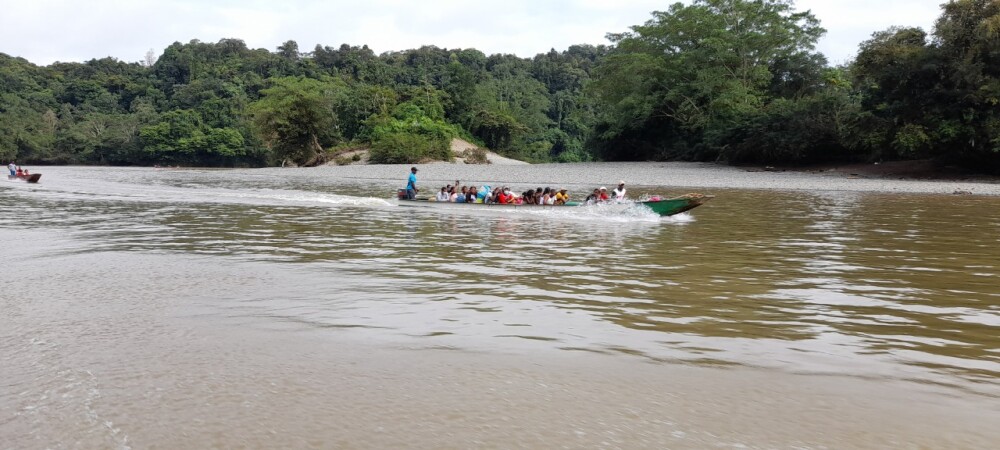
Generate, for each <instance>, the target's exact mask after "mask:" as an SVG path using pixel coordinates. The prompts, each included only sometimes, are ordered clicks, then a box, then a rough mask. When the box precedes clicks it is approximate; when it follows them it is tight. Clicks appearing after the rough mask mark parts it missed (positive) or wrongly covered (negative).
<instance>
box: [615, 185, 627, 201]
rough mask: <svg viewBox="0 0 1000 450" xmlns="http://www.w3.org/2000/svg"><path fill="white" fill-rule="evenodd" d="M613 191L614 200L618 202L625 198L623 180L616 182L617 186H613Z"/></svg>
mask: <svg viewBox="0 0 1000 450" xmlns="http://www.w3.org/2000/svg"><path fill="white" fill-rule="evenodd" d="M613 193H614V194H615V200H617V201H619V202H620V201H623V200H625V180H622V181H619V182H618V187H617V188H615V190H614V192H613Z"/></svg>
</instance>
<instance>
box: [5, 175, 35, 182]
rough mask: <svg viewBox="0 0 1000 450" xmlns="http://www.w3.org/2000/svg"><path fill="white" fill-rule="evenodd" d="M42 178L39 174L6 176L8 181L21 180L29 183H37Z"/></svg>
mask: <svg viewBox="0 0 1000 450" xmlns="http://www.w3.org/2000/svg"><path fill="white" fill-rule="evenodd" d="M40 178H42V174H40V173H30V174H28V175H7V179H8V180H23V181H27V182H29V183H37V182H38V180H39V179H40Z"/></svg>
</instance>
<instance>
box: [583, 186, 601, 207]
mask: <svg viewBox="0 0 1000 450" xmlns="http://www.w3.org/2000/svg"><path fill="white" fill-rule="evenodd" d="M600 201H601V190H600V189H598V188H594V192H591V193H590V195H588V196H587V198H586V199H585V200H584V201H583V202H584V203H586V204H588V205H593V204H595V203H597V202H600Z"/></svg>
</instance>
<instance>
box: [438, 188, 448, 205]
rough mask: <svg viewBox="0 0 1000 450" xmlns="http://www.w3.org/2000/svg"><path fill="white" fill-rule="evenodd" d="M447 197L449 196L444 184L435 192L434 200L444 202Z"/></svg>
mask: <svg viewBox="0 0 1000 450" xmlns="http://www.w3.org/2000/svg"><path fill="white" fill-rule="evenodd" d="M449 198H450V196H449V195H448V187H447V186H445V187H442V188H441V191H440V192H438V193H437V196H436V197H435V200H437V201H439V202H446V201H448V200H449Z"/></svg>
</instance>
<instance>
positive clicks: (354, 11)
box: [0, 0, 945, 65]
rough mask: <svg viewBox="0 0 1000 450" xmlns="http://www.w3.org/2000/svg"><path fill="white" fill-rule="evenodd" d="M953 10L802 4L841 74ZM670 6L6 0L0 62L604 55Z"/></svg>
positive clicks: (828, 1)
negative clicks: (357, 53) (172, 53)
mask: <svg viewBox="0 0 1000 450" xmlns="http://www.w3.org/2000/svg"><path fill="white" fill-rule="evenodd" d="M943 1H945V0H798V1H797V2H796V5H797V7H798V9H799V10H805V9H810V10H812V12H813V14H814V15H816V17H818V18H819V20H820V21H821V22H822V25H823V27H824V28H826V29H827V35H826V36H825V37H824V38H823V39H822V40H821V41H820V43H819V50H820V51H821V52H823V53H824V54H825V55H826V56H827V58H829V59H830V61H831V62H832V63H843V62H847V61H849V60H851V59H853V57H854V55H855V53H856V52H857V48H858V44H859V43H860V42H861V41H864V40H865V39H868V38H869V37H870V36H871V34H872V33H873V32H875V31H880V30H884V29H886V28H888V27H890V26H893V25H904V26H919V27H922V28H924V29H925V30H927V31H928V32H930V31H931V28H932V26H933V24H934V20H935V19H936V18H937V17H938V16H939V15H940V6H939V4H940V3H942V2H943ZM672 3H673V1H662V0H660V1H655V0H503V1H495V0H479V1H477V0H423V1H417V0H351V1H345V0H161V1H153V0H0V53H6V54H8V55H12V56H20V57H23V58H25V59H28V60H29V61H31V62H34V63H36V64H42V65H47V64H50V63H52V62H54V61H66V62H68V61H86V60H89V59H92V58H103V57H105V56H112V57H115V58H118V59H119V60H123V61H130V62H131V61H140V60H142V59H143V58H144V56H145V54H146V52H147V51H148V50H150V49H152V50H153V52H154V54H156V55H159V54H160V53H161V52H162V51H163V49H164V48H165V47H167V46H168V45H170V44H171V43H173V42H175V41H180V42H188V41H190V40H192V39H198V40H200V41H203V42H217V41H218V40H220V39H223V38H237V39H242V40H243V41H245V42H246V43H247V45H248V46H249V47H251V48H266V49H268V50H272V51H274V50H275V47H277V46H278V45H280V44H281V43H282V42H285V41H287V40H294V41H296V42H298V44H299V49H300V51H303V52H307V51H311V50H312V49H313V48H314V47H315V46H316V44H321V45H328V46H332V47H338V46H340V44H342V43H348V44H352V45H362V44H367V45H368V46H369V47H371V48H372V49H373V50H375V52H377V53H381V52H384V51H390V50H406V49H411V48H417V47H419V46H421V45H436V46H438V47H445V48H476V49H479V50H481V51H483V52H484V53H486V54H492V53H514V54H517V55H518V56H522V57H531V56H534V55H535V54H537V53H542V52H546V51H548V50H549V49H550V48H555V49H556V50H565V49H566V48H567V47H569V46H570V45H573V44H606V43H607V40H606V39H605V37H604V36H605V34H607V33H609V32H621V31H626V30H627V29H628V27H629V26H631V25H637V24H641V23H643V22H645V21H646V20H648V19H649V18H650V12H651V11H655V10H665V9H667V8H668V7H669V6H670V4H672Z"/></svg>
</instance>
